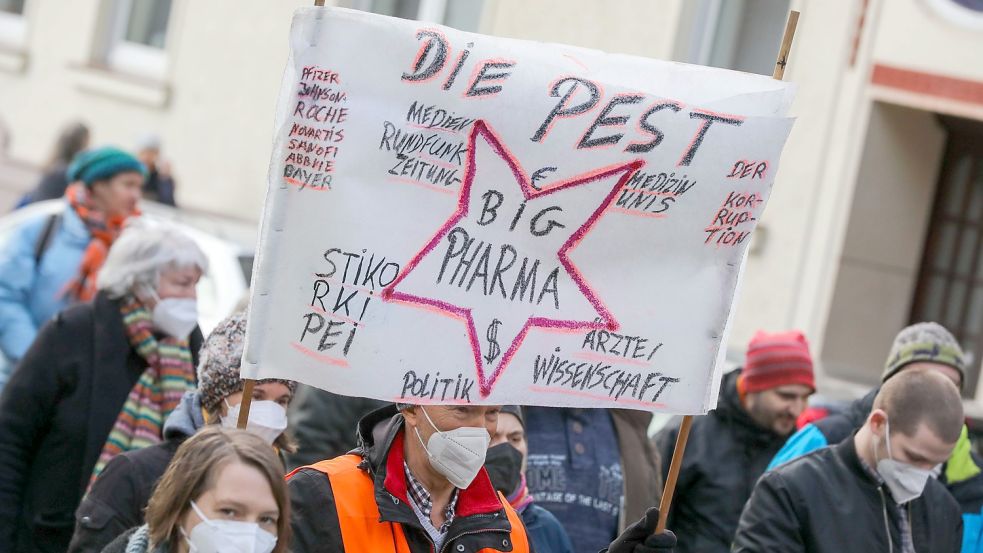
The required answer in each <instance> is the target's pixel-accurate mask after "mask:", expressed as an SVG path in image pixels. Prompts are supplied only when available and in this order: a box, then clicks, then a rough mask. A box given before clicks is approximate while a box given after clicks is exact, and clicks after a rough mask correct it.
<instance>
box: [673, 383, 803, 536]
mask: <svg viewBox="0 0 983 553" xmlns="http://www.w3.org/2000/svg"><path fill="white" fill-rule="evenodd" d="M740 373H741V371H740V370H735V371H732V372H730V373H728V374H726V375H724V379H723V382H721V384H720V397H719V399H718V400H717V408H716V409H714V410H713V411H710V412H709V413H708V414H707V416H705V417H696V418H695V419H694V420H693V427H692V428H691V429H690V436H689V442H688V443H687V445H686V455H685V457H683V465H682V467H681V469H680V471H679V480H678V483H677V484H676V495H675V499H674V500H673V503H672V509H671V510H670V511H669V520H668V524H667V527H668V528H669V529H670V530H672V531H673V532H675V534H676V536H677V537H678V539H679V542H678V544H677V545H676V552H677V553H728V552H729V551H730V544H731V541H732V540H733V539H734V532H736V531H737V522H738V520H739V519H740V518H741V510H743V509H744V503H745V502H746V501H747V499H748V498H749V497H751V491H752V490H753V489H754V484H755V482H757V481H758V478H760V477H761V475H762V474H764V472H765V468H767V466H768V463H769V462H771V459H772V457H774V456H775V454H776V453H778V450H779V449H781V447H782V445H783V444H784V443H785V439H786V436H779V435H778V434H775V433H774V432H772V431H771V430H768V429H765V428H762V427H760V426H758V425H757V424H756V423H755V422H754V421H753V420H752V419H751V417H750V415H748V414H747V411H745V410H744V407H743V406H742V405H741V402H740V399H739V398H738V394H737V377H738V376H739V375H740ZM678 433H679V426H678V424H674V425H671V426H670V427H667V428H665V429H663V430H662V431H661V432H659V434H658V435H657V436H656V442H657V444H658V447H659V453H660V454H661V456H662V458H663V459H665V460H666V461H665V462H664V463H663V465H664V469H663V477H665V474H666V473H667V472H668V468H669V462H668V460H669V459H671V458H672V452H673V449H674V448H675V445H676V435H677V434H678Z"/></svg>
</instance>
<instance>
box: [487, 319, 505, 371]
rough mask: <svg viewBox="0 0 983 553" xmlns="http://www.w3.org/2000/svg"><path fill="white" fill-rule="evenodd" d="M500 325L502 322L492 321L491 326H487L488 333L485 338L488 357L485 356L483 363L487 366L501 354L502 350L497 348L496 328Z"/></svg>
mask: <svg viewBox="0 0 983 553" xmlns="http://www.w3.org/2000/svg"><path fill="white" fill-rule="evenodd" d="M500 324H502V321H500V320H498V319H492V322H491V324H490V325H488V332H486V333H485V338H488V355H485V361H487V362H488V363H489V364H490V363H491V362H492V361H494V360H495V358H496V357H498V356H499V355H501V354H502V348H500V347H499V346H498V326H499V325H500Z"/></svg>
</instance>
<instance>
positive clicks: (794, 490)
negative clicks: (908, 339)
mask: <svg viewBox="0 0 983 553" xmlns="http://www.w3.org/2000/svg"><path fill="white" fill-rule="evenodd" d="M899 517H900V513H899V510H898V509H897V507H896V506H895V504H894V499H893V498H892V497H891V493H890V491H889V490H888V488H887V487H886V486H882V485H878V484H877V482H876V481H875V480H874V479H872V478H871V476H870V475H869V474H868V473H867V470H866V469H865V468H864V466H863V465H862V464H861V461H860V458H859V457H858V456H857V450H856V447H854V443H853V436H850V437H848V438H847V439H846V440H844V441H843V442H841V443H840V444H838V445H836V446H833V447H826V448H823V449H819V450H816V451H814V452H812V453H810V454H808V455H805V456H803V457H799V458H798V459H795V460H793V461H790V462H788V463H786V464H784V465H782V466H780V467H778V468H776V469H773V470H771V471H769V472H768V473H767V474H766V475H764V476H763V477H762V478H761V480H760V481H759V482H758V485H757V487H755V489H754V493H753V494H752V495H751V499H750V500H749V501H748V504H747V507H746V508H745V509H744V514H743V515H741V522H740V525H739V527H738V529H737V536H736V537H735V538H734V548H733V551H734V552H735V553H760V552H765V551H768V552H771V551H780V552H782V553H795V552H803V553H806V552H808V553H875V552H876V553H882V552H887V551H891V550H892V549H893V551H895V552H900V551H901V529H900V528H901V527H900V520H899ZM908 519H909V522H910V525H911V533H912V539H913V541H914V546H915V551H917V552H918V553H957V552H958V551H959V550H960V547H961V546H962V518H961V517H960V514H959V506H958V505H957V504H956V500H955V499H953V498H952V495H951V494H949V492H948V491H946V489H945V487H944V486H943V485H942V484H940V483H939V482H937V481H936V480H935V479H934V478H929V480H928V483H927V484H926V486H925V491H924V492H923V493H922V495H921V497H919V498H918V499H915V500H913V501H911V502H910V503H909V504H908ZM888 539H890V540H891V541H890V542H888Z"/></svg>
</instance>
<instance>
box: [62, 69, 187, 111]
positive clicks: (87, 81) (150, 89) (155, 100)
mask: <svg viewBox="0 0 983 553" xmlns="http://www.w3.org/2000/svg"><path fill="white" fill-rule="evenodd" d="M71 69H72V72H73V73H75V82H76V84H77V85H78V87H79V88H80V89H81V90H84V91H86V92H90V93H92V94H99V95H102V96H110V97H112V98H116V99H119V100H123V101H125V102H130V103H133V104H138V105H142V106H147V107H151V108H156V109H164V108H166V107H167V104H168V102H169V101H170V96H171V87H170V85H168V84H167V83H165V82H161V81H156V80H153V79H148V78H145V77H139V76H134V75H128V74H126V73H119V72H117V71H113V70H112V69H110V68H108V67H103V66H97V65H75V66H71Z"/></svg>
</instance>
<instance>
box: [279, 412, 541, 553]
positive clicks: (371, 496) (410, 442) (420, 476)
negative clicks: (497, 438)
mask: <svg viewBox="0 0 983 553" xmlns="http://www.w3.org/2000/svg"><path fill="white" fill-rule="evenodd" d="M399 407H401V409H400V410H399V411H397V409H396V408H395V407H392V406H389V407H384V408H382V409H379V410H377V411H374V412H373V413H371V414H369V415H367V416H366V417H365V418H364V419H362V420H361V421H360V422H359V425H358V436H359V443H360V444H361V445H360V447H359V448H358V449H357V450H356V451H355V452H354V453H352V454H349V455H342V456H341V457H337V458H335V459H331V460H328V461H322V462H320V463H316V464H314V465H310V466H307V467H301V468H299V469H297V470H296V471H294V472H292V473H291V474H290V475H289V476H288V477H287V481H288V484H289V487H290V496H291V497H290V499H291V506H292V509H293V512H294V514H293V517H294V518H293V527H294V540H295V542H294V543H295V545H294V547H295V549H296V550H297V551H306V552H316V551H325V552H328V551H331V552H344V551H347V552H350V553H351V552H361V551H390V550H394V551H444V550H449V551H455V550H456V551H485V550H499V551H509V550H511V551H514V552H515V553H525V552H527V551H530V548H529V539H528V537H527V536H526V530H525V527H524V526H523V525H522V520H521V519H520V518H519V516H518V515H517V514H516V512H515V510H513V509H512V507H511V506H510V505H509V504H508V502H507V501H505V499H504V498H503V497H502V496H501V495H499V494H498V493H497V492H496V491H495V489H494V487H492V484H491V481H490V480H489V478H488V473H487V472H486V471H485V469H484V466H483V465H484V462H485V451H486V450H487V449H488V443H489V441H490V440H491V434H493V433H494V432H495V430H496V427H497V425H498V413H499V411H500V408H499V407H498V406H490V407H489V406H468V405H461V406H437V405H429V406H426V407H424V406H422V405H405V404H400V405H399ZM454 548H456V549H454Z"/></svg>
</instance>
